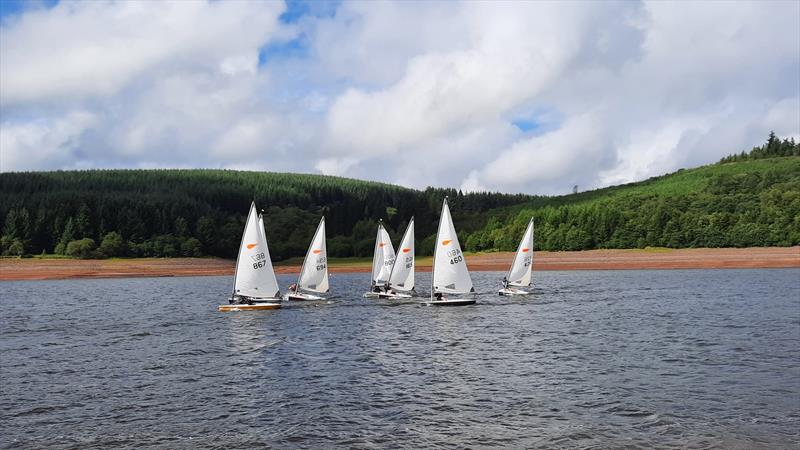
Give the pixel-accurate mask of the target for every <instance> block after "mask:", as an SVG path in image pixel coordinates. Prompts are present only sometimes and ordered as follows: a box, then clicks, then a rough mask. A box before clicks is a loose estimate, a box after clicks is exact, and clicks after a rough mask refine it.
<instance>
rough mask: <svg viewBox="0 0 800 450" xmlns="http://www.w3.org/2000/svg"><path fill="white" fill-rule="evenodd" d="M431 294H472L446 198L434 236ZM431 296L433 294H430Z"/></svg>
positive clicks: (470, 282)
mask: <svg viewBox="0 0 800 450" xmlns="http://www.w3.org/2000/svg"><path fill="white" fill-rule="evenodd" d="M432 284H433V286H432V289H433V292H442V293H447V294H466V293H468V292H472V291H473V288H472V279H471V278H470V276H469V270H467V262H466V261H464V254H463V253H462V252H461V245H460V244H459V243H458V236H456V230H455V227H453V218H452V217H451V216H450V208H449V207H448V206H447V197H445V199H444V202H443V203H442V216H441V217H440V219H439V231H438V232H437V234H436V246H435V247H434V256H433V283H432ZM431 295H433V294H431Z"/></svg>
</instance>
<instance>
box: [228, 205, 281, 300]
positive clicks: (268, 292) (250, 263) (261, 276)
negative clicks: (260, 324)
mask: <svg viewBox="0 0 800 450" xmlns="http://www.w3.org/2000/svg"><path fill="white" fill-rule="evenodd" d="M278 290H279V289H278V283H277V281H276V280H275V272H274V271H273V269H272V261H270V259H269V249H267V241H266V239H265V238H264V232H263V225H261V224H260V223H259V218H258V215H257V213H256V205H255V203H253V204H251V205H250V213H249V214H248V215H247V222H246V223H245V226H244V233H243V234H242V242H241V244H240V245H239V256H238V257H237V258H236V275H235V277H234V281H233V293H234V295H241V296H245V297H262V298H268V297H276V296H277V295H278Z"/></svg>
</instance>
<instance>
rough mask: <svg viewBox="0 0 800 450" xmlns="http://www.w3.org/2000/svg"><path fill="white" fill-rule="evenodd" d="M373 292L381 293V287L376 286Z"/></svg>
mask: <svg viewBox="0 0 800 450" xmlns="http://www.w3.org/2000/svg"><path fill="white" fill-rule="evenodd" d="M372 292H375V293H380V292H381V287H380V286H378V285H377V284H376V285H375V286H373V287H372Z"/></svg>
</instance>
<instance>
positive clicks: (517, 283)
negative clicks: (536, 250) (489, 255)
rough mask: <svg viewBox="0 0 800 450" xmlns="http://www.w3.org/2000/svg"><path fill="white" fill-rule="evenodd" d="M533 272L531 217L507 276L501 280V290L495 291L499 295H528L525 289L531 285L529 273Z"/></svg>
mask: <svg viewBox="0 0 800 450" xmlns="http://www.w3.org/2000/svg"><path fill="white" fill-rule="evenodd" d="M532 270H533V217H531V220H530V222H528V227H527V228H526V229H525V234H523V235H522V240H521V241H519V246H518V247H517V252H516V253H515V254H514V260H513V261H511V267H510V268H509V269H508V274H507V275H506V277H505V278H503V288H502V289H500V290H499V291H497V293H498V294H500V295H506V296H511V295H528V294H530V292H529V291H526V290H525V289H520V288H525V287H528V286H530V284H531V271H532Z"/></svg>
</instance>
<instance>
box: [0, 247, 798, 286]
mask: <svg viewBox="0 0 800 450" xmlns="http://www.w3.org/2000/svg"><path fill="white" fill-rule="evenodd" d="M512 257H513V253H509V252H504V253H482V254H476V255H468V256H467V264H468V265H469V268H470V270H471V271H504V270H507V269H508V265H509V264H510V263H511V258H512ZM534 258H535V259H534V270H627V269H771V268H800V247H770V248H761V247H759V248H700V249H681V250H668V249H652V250H651V249H647V250H590V251H583V252H536V253H535V254H534ZM430 264H431V258H430V257H427V258H424V257H423V258H419V259H418V261H417V270H418V271H430V268H431V266H430ZM233 266H234V262H233V261H231V260H227V259H218V258H144V259H112V260H75V259H38V258H30V259H16V258H13V259H7V258H4V259H0V281H11V280H57V279H73V278H128V277H166V276H211V275H232V274H233ZM299 269H300V268H299V267H298V266H278V267H276V271H277V272H278V273H297V272H298V271H299ZM330 270H331V272H332V273H348V272H368V271H369V270H370V265H369V262H360V261H359V262H352V261H346V260H344V261H341V262H339V261H332V262H331V264H330Z"/></svg>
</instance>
